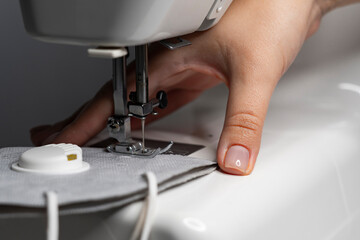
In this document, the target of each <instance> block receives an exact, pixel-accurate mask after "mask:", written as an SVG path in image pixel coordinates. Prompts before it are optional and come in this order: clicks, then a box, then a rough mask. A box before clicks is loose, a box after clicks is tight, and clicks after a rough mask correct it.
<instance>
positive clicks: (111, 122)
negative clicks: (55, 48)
mask: <svg viewBox="0 0 360 240" xmlns="http://www.w3.org/2000/svg"><path fill="white" fill-rule="evenodd" d="M231 2H232V0H202V1H192V0H181V1H178V0H151V1H149V0H134V1H124V0H105V1H104V0H102V1H99V0H87V1H83V0H63V1H49V0H20V3H21V9H22V14H23V19H24V24H25V27H26V30H27V32H28V33H30V34H31V35H32V36H33V37H34V38H36V39H39V40H42V41H46V42H53V43H63V44H74V45H85V46H90V47H93V46H95V48H90V49H89V50H88V53H89V55H90V56H92V57H100V58H109V59H112V63H113V78H112V79H113V86H114V115H113V116H111V117H110V118H109V119H108V126H107V128H108V132H109V135H110V137H112V138H114V139H116V140H117V143H115V144H111V145H110V146H108V147H107V149H108V151H110V152H114V153H118V154H125V155H130V156H137V157H154V156H156V155H157V154H159V153H161V152H164V151H166V150H168V149H169V148H170V147H171V146H172V144H173V143H172V142H170V144H168V146H166V147H165V148H163V149H161V148H159V147H157V146H155V147H146V146H145V120H146V117H147V116H149V115H151V114H153V115H156V114H157V112H156V108H160V109H163V108H165V107H166V106H167V95H166V92H164V91H160V92H158V93H157V96H156V99H149V93H148V84H149V83H148V44H149V43H152V42H155V41H160V40H161V43H162V44H163V45H164V46H165V47H167V48H169V49H170V50H174V49H177V48H180V47H185V46H188V45H190V44H191V43H190V42H189V41H187V40H185V39H182V38H179V37H178V36H181V35H184V34H188V33H192V32H195V31H204V30H207V29H209V28H211V27H212V26H214V25H215V24H216V23H218V22H219V20H220V18H221V17H222V16H223V15H224V13H225V11H226V10H227V9H228V7H229V6H230V4H231ZM173 37H177V39H176V40H177V42H175V43H174V42H172V41H167V40H164V39H169V38H173ZM129 46H135V62H136V91H135V92H131V93H130V96H129V99H130V101H128V96H127V94H128V93H127V87H126V82H127V80H126V77H127V75H126V67H127V63H126V56H127V55H128V50H127V47H129ZM131 117H134V118H138V119H140V120H141V123H142V124H141V125H142V137H141V138H142V141H136V140H133V139H132V137H131V125H130V118H131Z"/></svg>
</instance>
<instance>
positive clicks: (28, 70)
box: [0, 1, 360, 147]
mask: <svg viewBox="0 0 360 240" xmlns="http://www.w3.org/2000/svg"><path fill="white" fill-rule="evenodd" d="M359 25H360V4H356V5H351V6H348V7H345V8H341V9H337V10H335V11H333V12H331V13H330V14H328V15H327V16H326V17H325V18H324V19H323V22H322V24H321V27H320V30H319V31H318V33H316V34H315V35H314V36H313V37H312V38H310V39H309V40H308V41H307V42H306V44H305V45H304V47H303V49H302V51H301V52H300V54H299V56H298V58H297V59H296V61H295V62H294V64H293V66H292V67H291V68H290V70H289V72H288V73H287V75H289V74H290V75H291V74H292V73H294V72H298V71H307V70H309V69H313V68H316V67H317V66H324V64H333V63H334V62H336V61H341V60H342V59H344V58H345V57H346V56H349V55H352V54H354V53H359V52H360V28H359ZM0 29H1V33H0V36H1V40H0V81H1V86H0V147H6V146H31V145H32V144H31V141H30V137H29V129H30V128H31V127H33V126H37V125H42V124H49V123H50V124H52V123H55V122H56V121H59V120H62V119H63V118H65V117H67V116H69V115H70V114H71V113H72V112H74V111H75V110H76V109H77V108H78V107H80V106H81V105H82V104H83V103H84V102H85V101H87V100H88V99H89V98H91V97H92V96H93V95H94V94H95V93H96V92H97V90H98V89H99V88H100V87H101V86H102V85H103V84H104V83H105V81H107V80H109V79H110V78H111V64H110V60H103V59H93V58H89V57H87V52H86V50H87V49H86V48H83V47H76V46H66V45H56V44H48V43H43V42H39V41H36V40H34V39H32V38H31V37H30V36H29V35H27V34H26V32H25V30H24V27H23V23H22V17H21V12H20V7H19V3H18V1H0ZM359 67H360V66H359ZM359 81H360V76H359ZM224 107H225V106H224Z"/></svg>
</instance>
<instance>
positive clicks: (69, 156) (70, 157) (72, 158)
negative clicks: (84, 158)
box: [67, 154, 77, 161]
mask: <svg viewBox="0 0 360 240" xmlns="http://www.w3.org/2000/svg"><path fill="white" fill-rule="evenodd" d="M67 159H68V161H73V160H76V159H77V155H76V154H70V155H67Z"/></svg>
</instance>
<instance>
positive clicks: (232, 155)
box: [225, 145, 249, 173]
mask: <svg viewBox="0 0 360 240" xmlns="http://www.w3.org/2000/svg"><path fill="white" fill-rule="evenodd" d="M248 165H249V151H248V150H247V149H246V148H244V147H243V146H238V145H235V146H232V147H231V148H230V149H229V150H228V151H227V153H226V157H225V167H226V168H229V169H234V170H238V171H240V172H242V173H246V169H247V168H248Z"/></svg>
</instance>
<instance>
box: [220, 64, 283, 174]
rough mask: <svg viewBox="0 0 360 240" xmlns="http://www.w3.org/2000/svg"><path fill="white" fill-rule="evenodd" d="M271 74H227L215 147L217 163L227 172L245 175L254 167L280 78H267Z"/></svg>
mask: <svg viewBox="0 0 360 240" xmlns="http://www.w3.org/2000/svg"><path fill="white" fill-rule="evenodd" d="M271 75H274V72H273V73H272V74H269V72H265V71H263V72H259V71H257V72H255V73H241V72H239V73H236V74H234V75H233V76H231V80H230V82H229V98H228V103H227V110H226V116H225V122H224V127H223V131H222V134H221V137H220V141H219V145H218V150H217V159H218V163H219V166H220V168H221V169H222V170H223V171H225V172H227V173H231V174H235V175H248V174H250V173H251V172H252V170H253V168H254V165H255V161H256V158H257V155H258V153H259V148H260V142H261V134H262V128H263V125H264V120H265V116H266V112H267V108H268V105H269V101H270V98H271V95H272V93H273V90H274V88H275V85H276V83H277V81H278V79H279V78H280V77H274V78H273V79H269V76H271ZM263 76H266V77H267V79H265V78H263Z"/></svg>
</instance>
